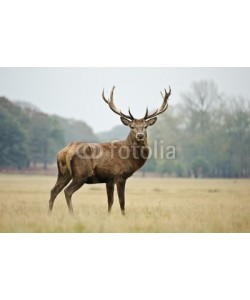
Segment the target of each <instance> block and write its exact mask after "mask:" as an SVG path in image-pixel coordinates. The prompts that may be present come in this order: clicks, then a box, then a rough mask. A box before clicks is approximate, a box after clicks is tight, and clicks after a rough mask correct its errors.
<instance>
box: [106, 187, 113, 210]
mask: <svg viewBox="0 0 250 300" xmlns="http://www.w3.org/2000/svg"><path fill="white" fill-rule="evenodd" d="M106 190H107V196H108V212H109V213H110V212H111V208H112V205H113V203H114V183H113V182H107V183H106Z"/></svg>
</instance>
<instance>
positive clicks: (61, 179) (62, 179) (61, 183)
mask: <svg viewBox="0 0 250 300" xmlns="http://www.w3.org/2000/svg"><path fill="white" fill-rule="evenodd" d="M70 180H71V176H70V174H69V173H68V174H64V175H58V177H57V182H56V184H55V186H54V187H53V189H52V190H51V192H50V200H49V213H51V212H52V209H53V205H54V201H55V199H56V197H57V195H58V194H59V193H60V192H61V190H62V189H63V188H64V187H65V186H66V185H67V184H68V183H69V182H70Z"/></svg>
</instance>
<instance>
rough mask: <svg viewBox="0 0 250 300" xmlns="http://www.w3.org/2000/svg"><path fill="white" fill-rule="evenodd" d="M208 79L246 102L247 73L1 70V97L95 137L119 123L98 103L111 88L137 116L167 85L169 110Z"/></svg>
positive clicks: (117, 99)
mask: <svg viewBox="0 0 250 300" xmlns="http://www.w3.org/2000/svg"><path fill="white" fill-rule="evenodd" d="M211 79H212V80H213V81H214V82H215V83H216V84H217V86H218V89H219V91H221V92H224V93H225V94H227V95H235V96H239V95H241V96H243V97H247V98H250V68H0V96H5V97H7V98H9V99H10V100H21V101H27V102H30V103H32V104H34V105H35V106H37V107H38V108H39V109H41V110H42V111H43V112H45V113H49V114H57V115H60V116H63V117H68V118H74V119H78V120H84V121H85V122H86V123H87V124H88V125H90V126H91V127H92V128H93V130H94V131H95V132H99V131H104V130H109V129H111V128H112V127H113V126H115V125H118V124H120V120H119V116H117V115H116V114H114V113H113V112H111V110H110V109H109V108H108V107H107V104H106V103H105V102H104V101H103V100H102V97H101V93H102V89H103V88H105V92H106V93H105V94H106V96H107V97H108V96H109V93H110V90H111V88H112V86H113V85H115V86H116V90H115V94H114V99H115V103H116V105H117V106H118V107H119V108H120V109H121V110H122V111H123V112H124V113H127V109H128V107H129V106H130V108H131V111H132V113H133V115H134V116H135V117H142V116H143V115H144V114H145V109H146V107H147V106H148V107H149V110H153V109H154V108H157V107H158V106H159V105H160V104H161V100H162V98H161V96H160V91H161V90H163V89H164V88H165V87H166V88H168V86H169V85H170V86H171V89H172V95H171V98H170V99H169V105H173V106H174V105H175V103H178V102H179V101H180V94H181V93H185V91H189V90H190V84H191V83H192V82H193V81H199V80H211Z"/></svg>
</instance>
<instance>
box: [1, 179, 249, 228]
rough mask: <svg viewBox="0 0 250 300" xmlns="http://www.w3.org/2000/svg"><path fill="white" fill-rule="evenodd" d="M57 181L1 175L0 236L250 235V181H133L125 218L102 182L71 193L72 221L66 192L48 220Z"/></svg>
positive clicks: (60, 195)
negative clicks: (111, 202)
mask: <svg viewBox="0 0 250 300" xmlns="http://www.w3.org/2000/svg"><path fill="white" fill-rule="evenodd" d="M55 180H56V178H55V177H50V176H30V175H29V176H27V175H1V174H0V232H250V180H237V179H225V180H222V179H217V180H214V179H196V180H195V179H166V178H162V179H159V178H131V179H129V180H128V181H127V188H126V216H125V217H123V216H122V215H121V213H120V209H119V204H118V199H117V196H116V194H115V202H114V205H113V211H112V213H111V215H108V213H107V199H106V189H105V185H103V184H99V185H85V186H83V188H81V189H80V190H79V191H77V192H76V193H75V194H74V195H73V206H74V210H75V215H74V217H72V216H70V215H69V213H68V210H67V205H66V201H65V199H64V194H63V193H61V194H59V196H58V197H57V199H56V201H55V205H54V210H53V213H52V215H51V216H48V214H47V210H48V200H49V191H50V189H51V188H52V187H53V185H54V183H55Z"/></svg>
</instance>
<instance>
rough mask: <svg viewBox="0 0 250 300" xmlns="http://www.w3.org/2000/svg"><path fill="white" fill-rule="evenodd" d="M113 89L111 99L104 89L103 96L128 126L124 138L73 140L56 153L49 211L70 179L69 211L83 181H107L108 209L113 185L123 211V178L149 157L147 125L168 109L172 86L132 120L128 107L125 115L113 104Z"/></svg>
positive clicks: (110, 206) (67, 189) (126, 177)
mask: <svg viewBox="0 0 250 300" xmlns="http://www.w3.org/2000/svg"><path fill="white" fill-rule="evenodd" d="M114 88H115V87H113V88H112V90H111V93H110V99H106V98H105V96H104V91H103V93H102V97H103V99H104V101H105V102H106V103H107V104H108V106H109V108H110V109H111V110H112V111H113V112H114V113H116V114H118V115H119V116H120V118H121V121H122V123H123V124H124V125H125V126H129V127H130V129H131V130H130V133H129V135H128V137H127V139H126V140H123V141H116V142H113V143H102V144H94V143H83V142H74V143H71V144H69V145H68V146H67V147H65V148H64V149H62V150H61V151H59V153H58V155H57V165H58V178H57V182H56V184H55V186H54V187H53V189H52V190H51V197H50V200H49V212H51V211H52V208H53V204H54V200H55V198H56V196H57V195H58V194H59V193H60V192H61V190H62V189H63V188H64V187H65V186H66V185H67V184H68V183H69V182H70V181H71V180H72V181H71V183H70V184H69V185H68V186H67V187H66V189H65V190H64V192H65V198H66V201H67V205H68V208H69V211H70V212H71V213H73V206H72V202H71V197H72V195H73V193H74V192H75V191H77V190H78V189H79V188H80V187H81V186H82V185H83V184H84V183H87V184H93V183H106V190H107V197H108V212H111V208H112V205H113V201H114V198H113V194H114V185H115V184H116V186H117V193H118V198H119V203H120V208H121V212H122V214H125V196H124V191H125V184H126V180H127V179H128V178H129V177H130V176H131V175H132V174H133V173H134V172H135V171H137V170H138V169H139V168H141V167H142V166H143V165H144V163H145V162H146V160H147V158H148V155H149V149H148V146H147V145H148V144H147V127H148V126H152V125H153V124H154V123H155V122H156V120H157V117H156V116H157V115H159V114H162V113H163V112H164V111H165V110H166V109H167V108H168V98H169V96H170V94H171V89H170V88H169V92H167V91H166V89H165V90H164V93H161V95H162V97H163V102H162V105H161V106H160V108H158V109H157V110H156V111H155V112H154V113H151V114H149V113H148V109H147V110H146V114H145V116H144V118H142V119H135V118H134V117H133V115H132V113H131V111H130V109H129V114H128V115H125V114H124V113H122V112H121V111H120V110H119V109H118V108H117V107H116V106H115V104H114V100H113V94H114Z"/></svg>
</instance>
